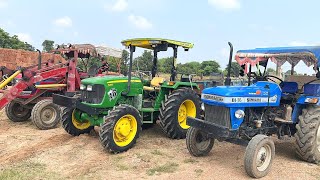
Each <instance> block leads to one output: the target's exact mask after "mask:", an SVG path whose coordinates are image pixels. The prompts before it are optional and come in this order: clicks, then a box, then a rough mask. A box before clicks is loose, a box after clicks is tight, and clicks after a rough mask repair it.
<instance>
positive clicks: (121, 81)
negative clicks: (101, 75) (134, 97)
mask: <svg viewBox="0 0 320 180" xmlns="http://www.w3.org/2000/svg"><path fill="white" fill-rule="evenodd" d="M125 82H128V80H114V81H109V82H107V83H108V84H114V83H125ZM131 82H141V80H131Z"/></svg>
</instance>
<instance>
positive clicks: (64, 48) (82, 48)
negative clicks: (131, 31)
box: [53, 44, 122, 58]
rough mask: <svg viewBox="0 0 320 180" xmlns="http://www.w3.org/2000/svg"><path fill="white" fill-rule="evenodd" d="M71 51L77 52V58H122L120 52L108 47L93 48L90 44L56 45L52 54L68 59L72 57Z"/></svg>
mask: <svg viewBox="0 0 320 180" xmlns="http://www.w3.org/2000/svg"><path fill="white" fill-rule="evenodd" d="M73 51H77V52H78V57H79V58H88V57H90V56H93V57H98V56H112V57H116V58H121V57H122V50H121V49H116V48H111V47H108V46H94V45H92V44H68V45H64V44H62V45H57V47H56V49H55V50H53V52H60V53H62V54H65V55H66V56H68V57H73V55H74V54H73Z"/></svg>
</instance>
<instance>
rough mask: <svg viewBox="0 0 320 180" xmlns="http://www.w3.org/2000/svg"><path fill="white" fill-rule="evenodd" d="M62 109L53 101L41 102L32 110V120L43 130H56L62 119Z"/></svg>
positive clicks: (45, 100)
mask: <svg viewBox="0 0 320 180" xmlns="http://www.w3.org/2000/svg"><path fill="white" fill-rule="evenodd" d="M60 114H61V110H60V107H59V106H58V105H56V104H53V102H52V100H51V99H44V100H41V101H39V102H38V103H37V104H36V105H35V106H34V107H33V109H32V112H31V120H32V122H33V124H34V125H36V126H37V127H38V128H39V129H41V130H47V129H53V128H56V127H57V125H58V123H59V122H60V119H61V116H60Z"/></svg>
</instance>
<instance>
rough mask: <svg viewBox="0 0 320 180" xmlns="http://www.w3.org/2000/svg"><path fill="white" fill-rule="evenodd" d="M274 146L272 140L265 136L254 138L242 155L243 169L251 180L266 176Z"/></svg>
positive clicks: (272, 156)
mask: <svg viewBox="0 0 320 180" xmlns="http://www.w3.org/2000/svg"><path fill="white" fill-rule="evenodd" d="M274 155H275V146H274V143H273V141H272V139H271V138H270V137H268V136H266V135H256V136H254V137H253V138H252V139H251V140H250V142H249V144H248V146H247V148H246V152H245V155H244V167H245V170H246V172H247V174H248V175H249V176H251V177H253V178H262V177H264V176H266V175H267V174H268V173H269V171H270V169H271V165H272V161H273V158H274Z"/></svg>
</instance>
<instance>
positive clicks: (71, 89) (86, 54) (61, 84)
mask: <svg viewBox="0 0 320 180" xmlns="http://www.w3.org/2000/svg"><path fill="white" fill-rule="evenodd" d="M52 53H53V55H54V54H55V53H60V54H62V55H63V56H65V57H66V58H67V62H66V63H57V64H54V63H53V60H49V61H48V62H47V63H41V53H40V52H39V63H38V65H34V66H31V67H26V68H18V70H17V71H15V72H14V73H13V74H11V75H10V76H8V77H4V78H3V79H2V80H1V82H0V91H1V93H3V95H2V96H1V97H0V109H2V108H4V107H6V108H5V112H6V115H7V116H8V118H9V119H10V120H11V121H13V122H21V121H26V120H28V119H29V118H30V117H31V120H32V122H33V123H34V124H35V125H36V127H38V128H39V129H41V130H46V129H52V128H55V127H56V126H57V124H58V123H59V122H60V113H61V109H60V107H59V106H58V105H56V104H53V103H52V94H53V93H55V94H75V93H76V91H77V90H79V87H80V79H82V78H87V77H92V76H104V75H105V74H98V71H99V67H98V66H96V65H93V66H92V67H90V68H88V71H87V72H81V71H80V70H78V68H77V63H78V59H81V60H82V63H84V61H83V58H87V59H88V60H90V59H89V58H90V57H100V56H104V55H107V54H100V53H99V52H98V51H97V49H96V48H95V47H94V46H93V45H90V44H75V45H62V46H58V47H57V48H56V49H55V50H53V51H52ZM3 69H4V70H6V69H5V68H3ZM1 72H2V74H3V73H4V71H1ZM20 74H21V75H22V77H21V79H19V80H17V81H16V82H15V83H14V85H13V86H12V87H11V88H8V89H7V90H5V87H6V86H7V85H8V84H9V83H11V82H13V81H14V80H15V79H16V77H17V76H18V75H20ZM106 74H108V73H106ZM112 74H114V73H112Z"/></svg>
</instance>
